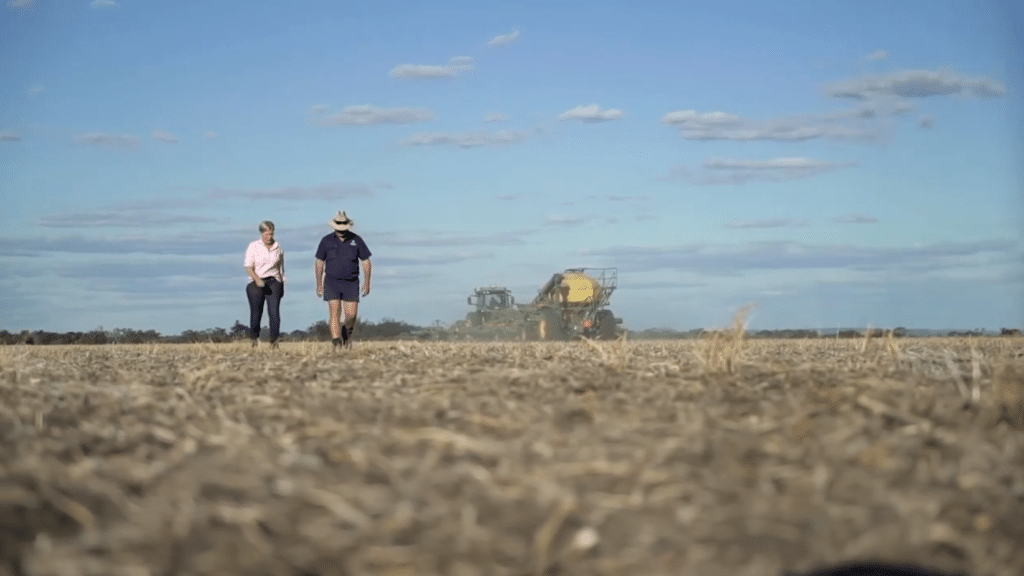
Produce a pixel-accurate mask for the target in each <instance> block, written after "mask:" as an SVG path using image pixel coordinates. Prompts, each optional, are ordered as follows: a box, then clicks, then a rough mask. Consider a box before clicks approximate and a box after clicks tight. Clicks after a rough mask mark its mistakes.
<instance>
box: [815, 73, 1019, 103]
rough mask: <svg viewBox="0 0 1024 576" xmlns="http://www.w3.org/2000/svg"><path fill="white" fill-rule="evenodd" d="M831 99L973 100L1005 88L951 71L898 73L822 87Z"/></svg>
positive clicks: (993, 95)
mask: <svg viewBox="0 0 1024 576" xmlns="http://www.w3.org/2000/svg"><path fill="white" fill-rule="evenodd" d="M825 93H826V94H828V95H829V96H832V97H833V98H852V99H855V100H867V99H870V98H875V97H877V96H880V95H882V96H899V97H902V98H927V97H929V96H949V95H952V94H965V95H968V96H974V97H976V98H998V97H1000V96H1002V95H1003V94H1005V93H1006V87H1005V86H1004V85H1003V84H1002V83H1000V82H997V81H995V80H992V79H989V78H983V77H967V76H962V75H960V74H957V73H956V72H952V71H937V70H901V71H899V72H894V73H892V74H889V75H888V76H864V77H861V78H854V79H851V80H844V81H842V82H837V83H835V84H831V85H829V86H826V87H825Z"/></svg>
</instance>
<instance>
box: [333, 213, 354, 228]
mask: <svg viewBox="0 0 1024 576" xmlns="http://www.w3.org/2000/svg"><path fill="white" fill-rule="evenodd" d="M329 223H330V225H331V228H334V230H335V231H337V232H344V231H345V230H349V229H351V228H352V224H353V222H352V220H350V219H349V217H348V216H346V215H345V213H344V212H342V211H341V210H339V211H338V213H337V214H335V215H334V218H332V219H331V221H330V222H329Z"/></svg>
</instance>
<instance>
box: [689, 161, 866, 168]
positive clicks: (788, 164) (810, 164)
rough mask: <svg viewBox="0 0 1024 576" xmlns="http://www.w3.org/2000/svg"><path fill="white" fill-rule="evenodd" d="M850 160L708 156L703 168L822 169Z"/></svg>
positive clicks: (848, 164)
mask: <svg viewBox="0 0 1024 576" xmlns="http://www.w3.org/2000/svg"><path fill="white" fill-rule="evenodd" d="M853 165H854V163H851V162H826V161H824V160H811V159H809V158H772V159H771V160H739V159H732V158H710V159H708V160H707V161H705V162H704V167H705V168H710V169H713V170H822V169H836V168H843V167H846V166H853Z"/></svg>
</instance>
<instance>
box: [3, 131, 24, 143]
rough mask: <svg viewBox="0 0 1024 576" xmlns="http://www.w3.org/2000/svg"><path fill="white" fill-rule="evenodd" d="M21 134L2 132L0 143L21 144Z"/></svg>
mask: <svg viewBox="0 0 1024 576" xmlns="http://www.w3.org/2000/svg"><path fill="white" fill-rule="evenodd" d="M20 141H21V134H15V133H14V132H0V142H20Z"/></svg>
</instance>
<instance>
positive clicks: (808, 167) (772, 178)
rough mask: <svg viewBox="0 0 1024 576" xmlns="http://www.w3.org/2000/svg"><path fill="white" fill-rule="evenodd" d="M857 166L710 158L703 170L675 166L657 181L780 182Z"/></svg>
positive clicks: (804, 160)
mask: <svg viewBox="0 0 1024 576" xmlns="http://www.w3.org/2000/svg"><path fill="white" fill-rule="evenodd" d="M856 165H857V163H856V162H829V161H825V160H813V159H810V158H771V159H768V160H759V159H737V158H710V159H708V160H706V161H705V162H704V164H703V170H698V171H694V170H691V169H689V168H686V167H685V166H677V167H675V168H673V169H672V170H671V171H670V173H669V175H668V176H665V177H661V178H659V180H662V181H670V180H686V181H688V182H691V183H693V184H698V185H704V186H713V185H722V184H744V183H746V182H750V181H755V180H757V181H769V182H782V181H785V180H795V179H798V178H807V177H809V176H814V175H817V174H824V173H826V172H832V171H834V170H839V169H842V168H849V167H851V166H856Z"/></svg>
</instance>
